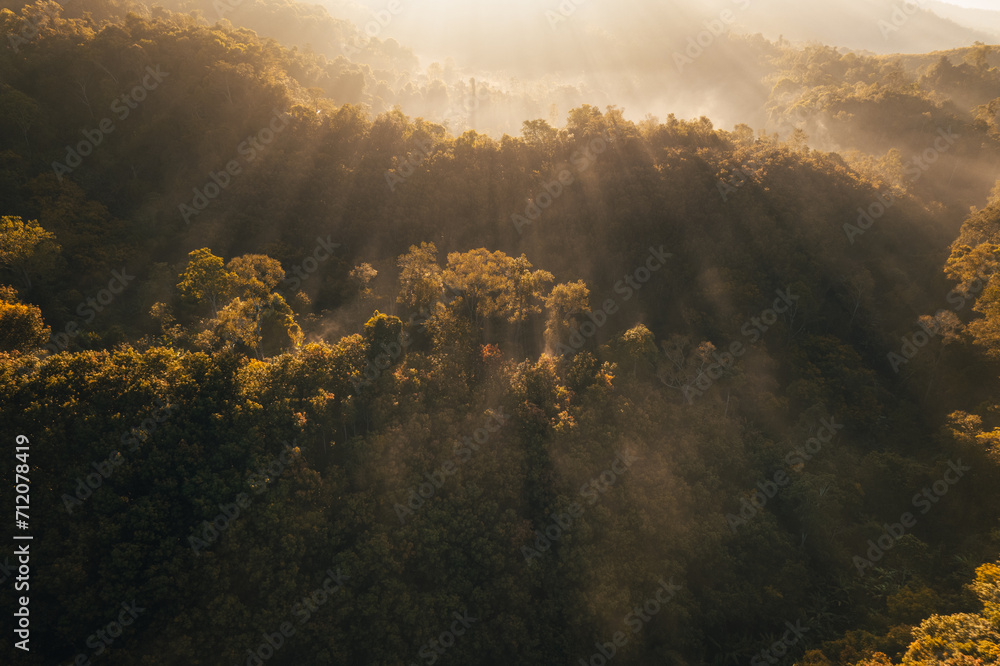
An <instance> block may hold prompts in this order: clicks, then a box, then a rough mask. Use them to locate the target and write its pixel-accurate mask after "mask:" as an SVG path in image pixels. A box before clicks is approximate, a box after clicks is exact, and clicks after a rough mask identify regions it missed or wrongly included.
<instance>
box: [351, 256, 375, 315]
mask: <svg viewBox="0 0 1000 666" xmlns="http://www.w3.org/2000/svg"><path fill="white" fill-rule="evenodd" d="M347 275H348V277H349V278H350V279H351V282H353V283H354V288H355V289H357V290H358V315H359V316H360V315H361V306H362V303H363V302H364V299H366V298H368V297H370V296H371V295H372V290H371V287H370V286H369V285H371V282H372V280H374V279H375V278H376V277H377V276H378V271H377V270H375V269H374V268H372V265H371V264H368V263H364V264H358V265H357V266H355V267H354V268H353V269H351V272H350V273H348V274H347Z"/></svg>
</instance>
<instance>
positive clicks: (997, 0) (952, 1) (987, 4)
mask: <svg viewBox="0 0 1000 666" xmlns="http://www.w3.org/2000/svg"><path fill="white" fill-rule="evenodd" d="M941 1H942V2H947V3H948V4H949V5H958V6H959V7H973V8H975V9H997V10H1000V0H941Z"/></svg>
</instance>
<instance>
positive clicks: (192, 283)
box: [177, 247, 236, 318]
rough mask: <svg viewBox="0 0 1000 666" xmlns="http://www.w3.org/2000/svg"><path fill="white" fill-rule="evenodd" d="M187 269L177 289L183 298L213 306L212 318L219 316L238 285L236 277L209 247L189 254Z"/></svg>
mask: <svg viewBox="0 0 1000 666" xmlns="http://www.w3.org/2000/svg"><path fill="white" fill-rule="evenodd" d="M188 257H190V259H189V260H188V264H187V268H185V269H184V272H183V273H182V274H181V276H180V282H178V283H177V288H178V289H179V290H180V292H181V296H182V297H185V298H188V299H190V300H194V301H196V302H198V303H208V304H209V305H211V306H212V317H213V318H215V317H217V316H218V314H219V306H220V304H221V303H222V302H223V301H224V300H226V298H227V297H228V296H229V294H230V293H231V292H232V290H233V288H234V286H235V284H236V276H234V275H233V274H232V273H230V272H229V271H227V270H226V267H225V264H224V263H223V261H222V257H217V256H215V255H214V254H212V251H211V250H210V249H208V248H207V247H203V248H201V249H200V250H194V251H193V252H190V253H188Z"/></svg>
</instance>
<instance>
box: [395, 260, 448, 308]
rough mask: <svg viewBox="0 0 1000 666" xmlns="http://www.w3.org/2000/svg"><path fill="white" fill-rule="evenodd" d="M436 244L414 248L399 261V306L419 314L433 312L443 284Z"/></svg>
mask: <svg viewBox="0 0 1000 666" xmlns="http://www.w3.org/2000/svg"><path fill="white" fill-rule="evenodd" d="M437 252H438V251H437V247H436V246H435V245H434V243H421V244H420V247H417V246H416V245H411V246H410V250H409V252H407V253H406V254H403V255H400V257H399V259H397V260H396V265H397V266H399V269H400V272H399V295H398V296H397V297H396V302H397V303H401V304H402V305H405V306H406V307H408V308H410V309H411V310H414V311H416V312H423V311H427V312H430V311H431V308H432V306H433V305H434V304H435V303H437V301H438V299H439V298H441V293H442V290H443V289H444V280H443V279H442V276H441V266H439V265H438V263H437Z"/></svg>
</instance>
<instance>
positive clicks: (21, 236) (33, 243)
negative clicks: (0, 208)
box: [0, 215, 59, 289]
mask: <svg viewBox="0 0 1000 666" xmlns="http://www.w3.org/2000/svg"><path fill="white" fill-rule="evenodd" d="M55 238H56V237H55V234H52V233H51V232H48V231H46V230H45V229H43V228H42V227H41V225H39V224H38V222H37V221H35V220H29V221H28V222H25V221H24V220H22V219H21V218H20V217H11V216H7V215H4V216H3V218H0V265H2V266H3V267H4V268H5V269H6V270H8V271H10V272H11V273H14V274H15V275H16V276H17V277H18V278H20V279H21V282H22V283H24V286H25V288H26V289H31V275H32V274H33V273H34V274H36V275H37V274H39V273H41V272H44V271H47V270H51V269H52V267H53V266H54V263H55V257H56V255H57V253H58V252H59V245H58V244H57V243H56V242H55Z"/></svg>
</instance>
